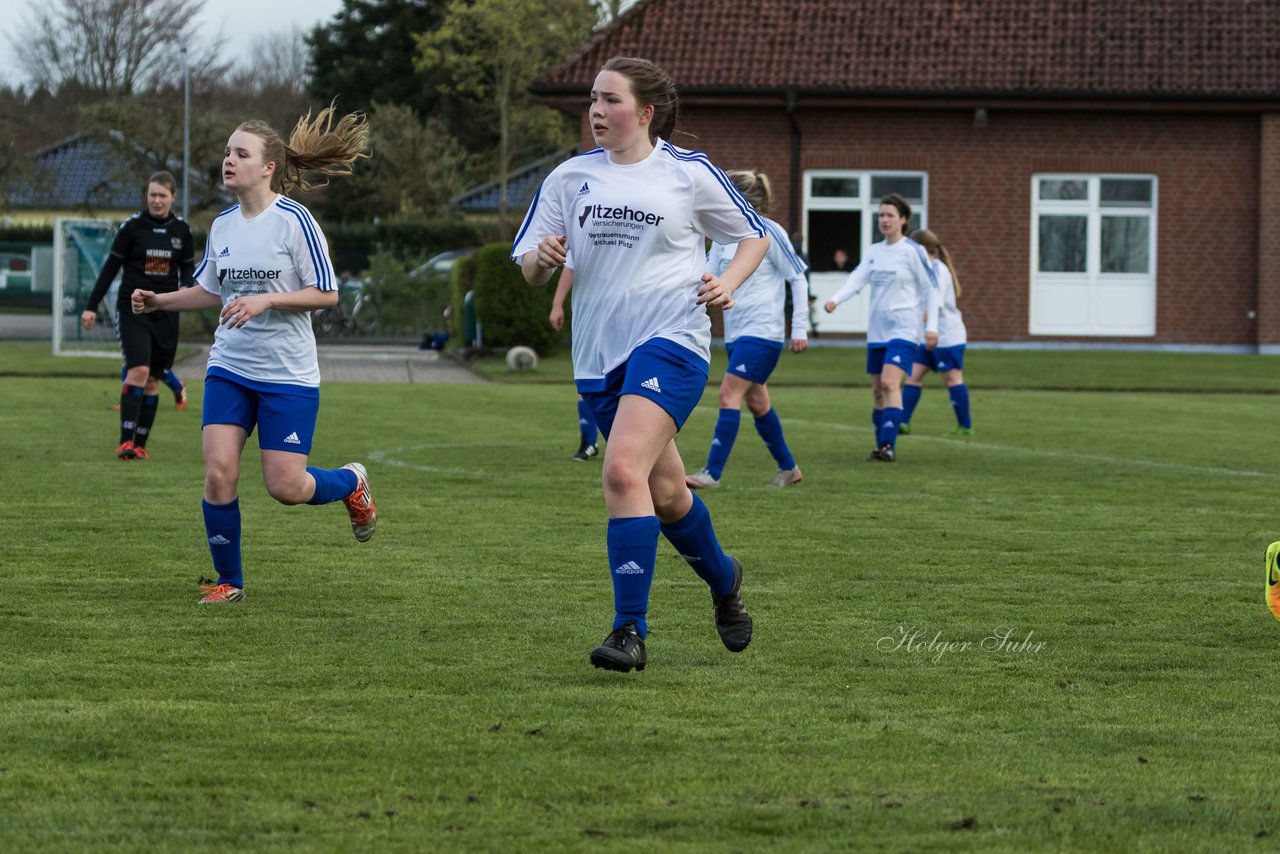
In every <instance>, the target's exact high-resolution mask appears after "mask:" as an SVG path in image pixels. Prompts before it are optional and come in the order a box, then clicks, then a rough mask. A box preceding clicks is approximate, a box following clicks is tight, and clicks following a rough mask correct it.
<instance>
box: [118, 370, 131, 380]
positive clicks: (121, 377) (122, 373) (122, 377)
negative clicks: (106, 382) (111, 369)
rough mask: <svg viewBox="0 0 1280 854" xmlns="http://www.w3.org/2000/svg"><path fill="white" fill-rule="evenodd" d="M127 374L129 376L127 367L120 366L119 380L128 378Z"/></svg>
mask: <svg viewBox="0 0 1280 854" xmlns="http://www.w3.org/2000/svg"><path fill="white" fill-rule="evenodd" d="M128 376H129V369H128V368H125V367H122V368H120V382H124V381H125V379H126V378H128Z"/></svg>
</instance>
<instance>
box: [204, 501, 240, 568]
mask: <svg viewBox="0 0 1280 854" xmlns="http://www.w3.org/2000/svg"><path fill="white" fill-rule="evenodd" d="M200 507H201V509H202V510H203V511H204V532H205V534H207V535H208V537H209V554H210V555H211V556H212V557H213V568H214V569H216V570H217V571H218V583H219V584H231V585H233V586H235V587H244V573H243V567H242V566H241V563H240V499H239V498H236V499H234V500H233V501H232V502H231V503H230V504H210V503H209V502H208V501H204V500H201V502H200Z"/></svg>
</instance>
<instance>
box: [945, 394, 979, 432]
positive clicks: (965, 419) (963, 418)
mask: <svg viewBox="0 0 1280 854" xmlns="http://www.w3.org/2000/svg"><path fill="white" fill-rule="evenodd" d="M947 394H949V395H951V408H952V409H954V410H955V411H956V423H957V424H959V425H960V426H961V427H964V428H965V429H966V430H972V429H973V420H972V419H971V418H970V417H969V389H968V387H967V386H965V384H964V383H960V385H953V386H952V387H951V388H949V389H947Z"/></svg>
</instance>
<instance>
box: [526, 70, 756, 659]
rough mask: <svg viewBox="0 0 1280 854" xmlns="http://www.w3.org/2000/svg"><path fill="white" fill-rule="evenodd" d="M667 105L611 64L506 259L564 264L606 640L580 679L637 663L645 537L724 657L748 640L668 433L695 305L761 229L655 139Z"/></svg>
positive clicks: (715, 173) (732, 285) (731, 279)
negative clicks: (597, 479)
mask: <svg viewBox="0 0 1280 854" xmlns="http://www.w3.org/2000/svg"><path fill="white" fill-rule="evenodd" d="M678 112H679V99H678V97H677V94H676V89H675V84H674V83H673V82H672V80H671V78H670V77H669V76H668V75H667V74H666V72H664V71H663V70H662V69H660V68H658V67H657V66H655V65H654V64H653V63H651V62H649V61H648V60H644V59H635V58H631V57H614V58H612V59H610V60H609V61H608V62H606V63H605V64H604V66H603V68H602V69H601V70H600V73H599V74H598V75H597V76H596V79H595V83H594V85H593V86H592V90H591V105H590V112H589V117H590V123H591V133H592V135H593V136H594V137H595V141H596V144H597V145H598V146H599V148H597V149H595V150H593V151H589V152H587V153H586V154H582V155H579V156H577V157H573V158H571V159H569V160H567V161H565V162H564V163H561V164H560V165H559V166H557V167H556V169H555V171H553V172H552V173H551V174H550V175H549V176H547V179H546V180H545V181H544V182H543V184H542V188H541V189H540V190H539V192H538V195H537V196H536V197H535V199H534V202H533V205H532V206H531V207H530V208H529V213H528V215H527V216H526V217H525V220H524V224H523V225H522V226H521V228H520V233H519V235H517V237H516V240H515V245H514V246H513V247H512V253H511V257H512V258H513V259H514V260H515V261H517V262H518V263H519V264H520V265H521V269H522V270H523V272H524V276H525V279H526V280H528V281H529V282H530V283H532V284H544V283H545V282H546V281H547V280H548V279H550V278H551V274H552V271H553V270H554V269H555V268H556V267H559V266H561V265H562V264H564V262H565V256H566V253H567V252H568V251H572V253H573V265H574V274H575V276H574V287H573V325H574V336H573V368H574V379H575V381H576V383H577V386H578V391H579V392H580V393H581V394H582V396H583V397H584V398H585V399H586V401H587V403H588V405H590V406H591V409H592V411H593V412H594V413H595V416H596V423H597V424H598V425H599V427H600V431H601V433H603V434H604V437H605V440H606V441H607V442H608V445H607V447H606V448H605V453H604V471H603V478H602V479H603V484H604V498H605V506H606V507H607V509H608V512H609V527H608V535H607V538H606V539H607V546H608V554H609V569H610V573H611V576H612V578H613V599H614V620H613V630H612V631H611V632H610V633H609V635H608V637H606V638H605V641H604V643H603V644H601V645H600V646H599V647H597V648H596V649H594V650H592V652H591V663H592V664H594V665H595V666H596V667H603V668H607V669H610V670H618V671H622V672H626V671H629V670H631V669H632V668H635V669H636V670H641V669H643V668H644V666H645V663H646V656H645V647H644V638H645V635H646V633H647V631H648V623H647V619H646V615H647V612H648V606H649V586H650V584H651V582H652V579H653V569H654V563H655V561H656V559H657V550H658V533H659V531H661V532H662V533H663V534H664V535H665V536H666V537H667V539H668V540H670V541H671V543H672V545H674V546H675V547H676V550H677V551H678V552H679V553H680V554H681V556H683V557H684V558H685V560H686V561H688V562H689V564H690V565H691V566H692V567H693V569H694V571H695V572H696V573H697V574H698V575H699V576H700V577H702V578H703V580H705V581H706V582H707V584H708V586H709V587H710V588H711V596H712V601H713V603H714V608H715V622H716V629H717V631H718V632H719V634H720V639H721V641H722V642H723V643H724V645H725V647H727V648H728V649H730V650H731V651H734V652H738V651H740V650H742V649H745V648H746V646H747V644H748V643H749V642H750V640H751V629H752V622H751V616H750V614H748V613H747V610H746V608H745V607H744V606H743V603H742V596H741V594H740V588H741V584H742V565H741V563H740V562H739V561H738V560H737V559H736V558H733V557H730V556H728V555H726V554H725V553H724V551H723V549H721V547H720V543H719V541H718V540H717V539H716V535H715V531H714V529H713V528H712V525H711V517H710V515H709V514H708V513H707V509H706V505H704V504H703V503H702V502H701V501H700V500H699V499H698V498H697V497H696V496H695V495H693V493H691V492H690V491H689V488H688V487H687V486H686V485H685V482H684V463H683V462H682V461H681V459H680V453H679V451H677V450H676V445H675V435H676V432H677V431H678V430H679V429H680V428H681V427H682V426H683V425H684V422H685V420H686V419H687V418H688V417H689V414H690V413H691V412H692V411H693V408H694V406H696V405H697V403H698V400H699V399H700V398H701V397H702V393H703V391H704V390H705V389H706V383H707V373H708V371H709V370H710V356H711V322H710V320H709V318H708V317H707V314H706V310H705V309H704V308H703V306H706V305H719V306H721V307H724V308H728V307H731V306H732V305H733V293H734V291H736V290H737V289H738V287H739V286H740V285H741V284H742V283H743V282H744V281H746V279H747V277H748V276H750V275H751V273H752V271H754V270H755V268H756V266H757V265H758V264H759V263H760V259H761V258H763V257H764V254H765V252H766V251H768V248H769V239H768V237H767V236H766V233H765V228H764V223H762V222H761V221H760V218H759V216H757V215H756V213H755V211H753V210H752V209H751V205H749V204H748V203H747V202H746V200H745V199H743V198H742V196H741V194H739V193H738V191H737V190H736V189H735V188H734V187H733V184H732V183H730V182H729V180H728V178H726V177H725V175H724V173H723V172H721V171H720V170H719V169H717V168H716V167H715V166H713V165H712V164H711V162H710V161H709V160H708V159H707V157H706V155H704V154H702V153H700V152H696V151H686V150H684V149H681V148H677V147H676V146H674V145H672V144H671V143H670V142H667V141H666V139H667V138H669V136H670V135H671V133H672V131H674V129H675V123H676V117H677V115H678ZM703 235H707V236H709V237H711V238H712V239H713V240H716V241H718V242H721V243H738V252H737V254H736V256H735V257H734V259H733V262H732V263H731V264H730V265H729V266H728V268H727V269H726V270H725V271H724V273H723V274H722V275H720V276H714V275H711V274H709V273H707V272H705V260H706V256H705V238H704V236H703Z"/></svg>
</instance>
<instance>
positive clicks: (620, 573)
mask: <svg viewBox="0 0 1280 854" xmlns="http://www.w3.org/2000/svg"><path fill="white" fill-rule="evenodd" d="M605 541H606V542H607V544H608V547H609V574H610V575H611V576H612V577H613V612H614V613H613V627H614V628H615V629H616V628H618V627H619V626H621V625H622V624H623V623H629V622H632V621H635V624H636V631H637V632H638V633H639V635H640V637H641V638H644V637H646V636H647V635H648V634H649V623H648V621H647V620H646V619H645V615H646V614H647V613H648V611H649V585H651V584H652V583H653V567H654V564H656V563H657V562H658V517H657V516H630V517H627V518H625V519H610V520H609V532H608V534H607V535H606V537H605Z"/></svg>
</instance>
